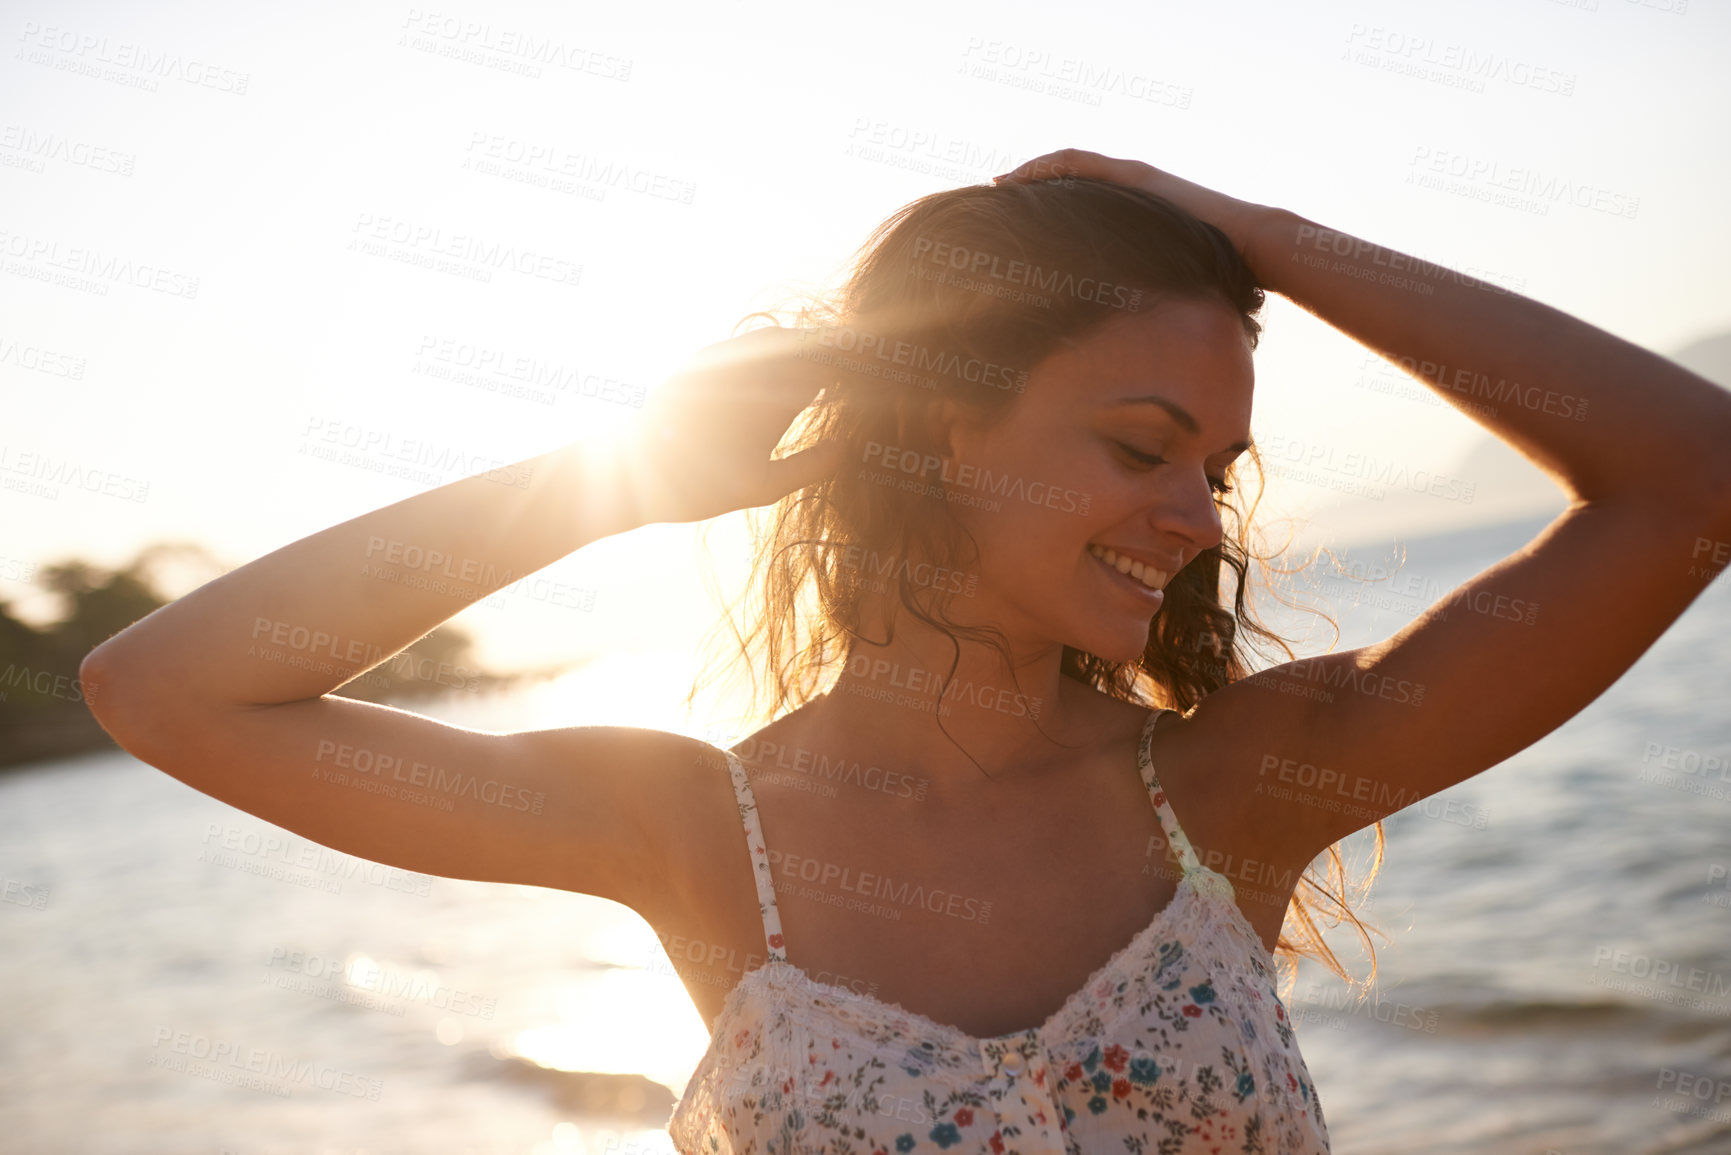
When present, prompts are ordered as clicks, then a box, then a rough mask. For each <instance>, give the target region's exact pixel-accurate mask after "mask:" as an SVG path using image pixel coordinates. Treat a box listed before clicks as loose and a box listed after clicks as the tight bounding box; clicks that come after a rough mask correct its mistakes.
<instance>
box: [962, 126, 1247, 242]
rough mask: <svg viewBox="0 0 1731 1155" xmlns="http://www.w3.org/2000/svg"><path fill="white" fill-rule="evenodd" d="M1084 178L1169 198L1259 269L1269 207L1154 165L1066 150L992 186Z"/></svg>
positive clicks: (1026, 164) (1024, 165)
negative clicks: (1255, 242)
mask: <svg viewBox="0 0 1731 1155" xmlns="http://www.w3.org/2000/svg"><path fill="white" fill-rule="evenodd" d="M1078 176H1080V177H1088V178H1091V179H1093V180H1101V181H1106V182H1108V183H1110V184H1119V185H1124V186H1126V187H1127V188H1139V189H1142V190H1144V191H1146V192H1151V193H1154V194H1155V195H1156V196H1161V197H1165V198H1166V199H1167V200H1169V201H1171V202H1172V203H1173V204H1175V205H1177V206H1178V207H1179V208H1182V209H1186V210H1188V211H1189V212H1191V213H1193V214H1194V215H1196V216H1197V217H1200V218H1201V219H1202V220H1205V221H1207V222H1208V223H1209V224H1211V225H1213V226H1214V227H1215V228H1217V229H1219V230H1220V231H1221V232H1223V233H1225V234H1226V235H1227V236H1228V237H1230V238H1231V240H1232V244H1233V246H1234V247H1235V248H1236V249H1237V250H1238V251H1239V252H1240V253H1242V254H1243V255H1244V259H1245V261H1246V262H1247V263H1249V264H1250V266H1251V268H1252V269H1253V270H1254V269H1255V268H1256V264H1255V261H1254V260H1253V259H1252V256H1251V252H1250V244H1251V241H1252V239H1253V238H1254V237H1255V235H1256V231H1257V229H1258V228H1259V227H1260V225H1261V222H1262V221H1263V220H1264V219H1266V218H1267V217H1268V215H1269V214H1270V212H1271V210H1270V209H1269V208H1268V206H1267V205H1259V204H1253V203H1252V202H1250V201H1241V200H1238V199H1237V198H1235V197H1229V196H1227V195H1226V194H1225V193H1219V192H1215V191H1214V190H1213V189H1211V188H1204V187H1203V186H1202V185H1199V184H1196V183H1195V182H1193V181H1187V180H1185V179H1184V178H1183V177H1178V176H1173V175H1172V174H1171V173H1169V172H1164V171H1162V170H1160V169H1157V168H1155V167H1154V166H1153V165H1151V164H1144V163H1143V162H1142V161H1139V160H1119V159H1117V158H1115V157H1110V156H1101V155H1100V154H1099V153H1097V152H1089V151H1087V150H1086V149H1080V148H1061V149H1058V150H1057V151H1056V152H1048V153H1045V154H1044V155H1042V156H1037V157H1035V158H1034V159H1033V160H1030V161H1025V162H1024V163H1022V164H1021V165H1019V166H1017V167H1016V168H1013V169H1011V170H1010V171H1009V172H1007V173H1003V174H1001V175H999V176H995V177H993V178H992V180H993V181H995V182H997V183H999V184H1005V183H1024V184H1025V183H1028V182H1030V181H1037V180H1061V179H1063V178H1065V177H1078Z"/></svg>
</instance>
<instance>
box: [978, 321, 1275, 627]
mask: <svg viewBox="0 0 1731 1155" xmlns="http://www.w3.org/2000/svg"><path fill="white" fill-rule="evenodd" d="M1253 384H1254V372H1253V368H1252V363H1251V353H1250V343H1249V339H1248V338H1247V337H1246V336H1245V333H1244V328H1243V323H1242V322H1241V321H1240V319H1239V317H1238V314H1237V313H1236V312H1234V311H1233V310H1232V309H1231V308H1230V307H1228V306H1227V305H1225V304H1222V303H1216V302H1212V301H1172V302H1167V303H1163V304H1160V305H1157V306H1156V308H1155V309H1153V310H1152V311H1150V312H1144V313H1127V314H1125V315H1124V316H1122V317H1118V318H1114V319H1113V320H1111V321H1109V322H1107V323H1106V324H1104V325H1102V326H1100V327H1099V328H1097V329H1095V330H1094V331H1093V332H1092V333H1090V334H1089V335H1088V336H1086V337H1084V338H1081V339H1080V340H1078V341H1074V342H1071V343H1069V344H1068V345H1067V346H1065V347H1061V348H1060V350H1059V351H1058V352H1056V353H1054V354H1053V355H1052V356H1050V357H1048V358H1047V359H1046V360H1045V361H1043V362H1041V363H1040V364H1039V365H1037V366H1035V367H1034V369H1033V370H1032V372H1030V374H1029V377H1028V382H1027V386H1026V389H1025V391H1024V392H1023V394H1022V396H1021V397H1020V398H1019V399H1018V400H1017V402H1016V403H1015V404H1014V405H1012V406H1011V408H1010V411H1009V415H1008V416H1007V417H1006V418H1004V420H1002V421H1001V422H999V423H998V424H997V425H995V426H992V427H990V428H982V427H978V426H974V425H970V424H967V423H966V422H964V421H961V420H958V421H957V422H956V423H954V424H953V425H952V426H951V434H950V447H951V449H952V450H953V451H954V453H955V460H954V463H953V464H952V465H950V466H949V467H948V468H949V469H950V470H951V472H952V474H953V475H954V476H955V477H956V478H957V480H958V481H959V482H961V484H953V485H951V486H950V489H951V491H952V492H953V493H956V494H962V495H977V498H978V499H979V500H978V501H977V502H972V503H970V502H971V500H972V499H971V498H970V501H958V502H956V503H955V512H956V514H957V516H958V518H959V520H961V521H962V523H963V524H964V525H966V526H967V528H968V529H969V531H970V532H971V533H972V534H973V536H974V539H975V541H976V542H978V544H979V549H980V561H979V570H980V585H979V589H978V593H977V595H976V598H975V600H974V604H975V606H976V608H977V610H978V611H979V612H980V613H981V614H982V615H983V616H984V617H986V618H987V620H990V621H992V622H993V623H994V624H996V625H997V626H998V627H999V628H1000V629H1002V630H1004V632H1005V633H1006V634H1007V635H1008V636H1009V637H1010V638H1011V640H1012V641H1018V640H1019V641H1021V642H1022V643H1023V644H1024V645H1028V644H1032V645H1033V646H1036V647H1038V646H1040V645H1045V644H1051V643H1053V642H1058V643H1062V644H1066V645H1070V646H1075V647H1078V648H1080V649H1083V650H1086V651H1087V652H1089V653H1092V654H1097V655H1099V656H1100V657H1103V658H1107V659H1110V660H1114V661H1129V660H1133V659H1135V658H1136V657H1139V656H1140V655H1141V654H1142V652H1143V650H1144V649H1145V648H1146V646H1147V644H1148V632H1149V629H1150V626H1151V623H1152V619H1153V617H1154V615H1155V614H1156V613H1157V612H1159V608H1160V598H1159V597H1158V596H1157V595H1155V594H1153V593H1152V592H1151V590H1150V588H1149V587H1150V586H1153V587H1156V588H1158V587H1160V586H1163V585H1165V584H1166V583H1167V582H1169V581H1171V579H1172V578H1173V577H1174V576H1176V574H1177V573H1178V571H1179V570H1181V569H1183V568H1184V567H1185V566H1186V565H1188V564H1189V563H1190V562H1191V561H1193V560H1194V559H1195V558H1196V556H1197V555H1198V554H1200V553H1202V552H1203V551H1204V550H1207V549H1209V548H1211V547H1212V546H1214V545H1216V544H1218V543H1219V541H1220V539H1221V535H1222V526H1221V520H1220V513H1219V509H1218V508H1217V504H1216V502H1217V500H1218V494H1217V493H1216V490H1215V488H1214V487H1215V486H1216V485H1218V484H1219V483H1220V482H1221V479H1222V476H1223V475H1224V474H1225V472H1226V467H1227V466H1228V465H1230V464H1231V463H1232V461H1233V460H1234V459H1235V458H1237V457H1238V455H1239V454H1240V453H1242V452H1243V451H1244V450H1245V448H1247V443H1248V441H1249V439H1250V400H1251V390H1252V387H1253ZM970 465H972V466H977V467H978V470H979V472H978V473H977V474H973V475H970V474H968V473H967V471H966V467H967V466H970ZM1000 487H1001V488H1000ZM1000 494H1001V496H1000ZM991 501H996V502H997V508H996V509H993V508H991V506H990V504H989V502H991ZM1106 549H1111V550H1113V551H1114V553H1115V554H1116V555H1117V556H1118V557H1120V558H1128V559H1131V560H1133V561H1135V562H1136V563H1138V564H1137V565H1136V566H1135V567H1134V568H1133V569H1132V570H1131V572H1130V573H1128V574H1123V573H1120V572H1119V570H1120V569H1121V568H1122V567H1123V566H1124V565H1125V564H1127V563H1126V562H1124V561H1119V562H1117V563H1115V564H1109V562H1108V560H1106V558H1103V557H1102V555H1103V554H1104V551H1105V550H1106ZM1109 556H1110V555H1107V557H1109ZM1138 573H1140V574H1141V575H1142V576H1141V578H1140V579H1138V577H1137V574H1138Z"/></svg>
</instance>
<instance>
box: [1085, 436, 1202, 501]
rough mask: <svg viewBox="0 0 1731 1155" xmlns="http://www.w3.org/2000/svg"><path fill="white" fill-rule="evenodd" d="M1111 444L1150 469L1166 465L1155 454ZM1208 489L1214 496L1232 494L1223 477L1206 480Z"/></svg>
mask: <svg viewBox="0 0 1731 1155" xmlns="http://www.w3.org/2000/svg"><path fill="white" fill-rule="evenodd" d="M1113 444H1114V445H1116V446H1117V447H1118V448H1119V449H1122V450H1123V451H1124V452H1125V453H1127V454H1129V455H1130V456H1131V457H1132V458H1134V459H1135V460H1137V461H1139V462H1141V463H1142V464H1143V465H1146V466H1147V467H1148V468H1150V469H1152V468H1153V467H1154V466H1156V465H1165V464H1167V461H1166V459H1165V458H1164V457H1161V456H1160V455H1159V454H1157V453H1143V452H1142V451H1141V450H1139V449H1132V448H1131V447H1130V446H1128V445H1125V444H1124V443H1123V442H1122V441H1116V442H1113ZM1208 488H1210V489H1212V490H1213V491H1214V492H1215V493H1216V494H1220V495H1225V494H1228V493H1231V492H1232V486H1231V485H1230V484H1229V483H1228V482H1227V480H1226V479H1225V478H1224V477H1210V478H1209V479H1208Z"/></svg>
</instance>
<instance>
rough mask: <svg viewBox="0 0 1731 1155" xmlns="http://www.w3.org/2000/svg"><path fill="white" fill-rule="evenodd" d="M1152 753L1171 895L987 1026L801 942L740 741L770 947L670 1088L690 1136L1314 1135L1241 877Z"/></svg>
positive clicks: (689, 1148) (1055, 1148)
mask: <svg viewBox="0 0 1731 1155" xmlns="http://www.w3.org/2000/svg"><path fill="white" fill-rule="evenodd" d="M1161 713H1164V711H1156V712H1153V713H1151V714H1150V715H1149V717H1148V720H1147V722H1146V723H1145V724H1144V725H1143V728H1142V738H1141V745H1140V749H1139V762H1140V766H1141V772H1142V780H1143V782H1144V783H1145V784H1146V785H1147V787H1148V793H1149V796H1150V797H1151V798H1152V800H1153V804H1154V809H1155V812H1156V813H1157V814H1158V815H1159V818H1160V824H1161V825H1162V826H1163V827H1164V828H1165V831H1166V836H1167V839H1168V842H1169V845H1170V847H1171V850H1172V851H1173V853H1174V855H1175V856H1176V858H1177V860H1178V864H1179V866H1180V868H1181V869H1182V871H1183V874H1182V877H1181V879H1180V881H1179V884H1178V887H1177V893H1176V894H1175V895H1174V896H1173V898H1172V901H1171V902H1170V903H1168V904H1167V906H1166V907H1165V908H1164V909H1162V910H1161V911H1160V913H1159V914H1157V915H1156V916H1155V918H1154V921H1153V922H1152V923H1150V924H1149V925H1148V926H1147V927H1145V928H1143V929H1142V930H1141V931H1140V932H1139V933H1138V934H1137V935H1136V937H1135V938H1133V939H1131V941H1130V942H1129V943H1128V944H1126V945H1125V946H1124V947H1123V948H1122V949H1121V950H1119V951H1118V952H1117V954H1115V955H1113V957H1112V958H1111V959H1109V960H1108V961H1107V962H1106V964H1105V965H1104V966H1102V967H1101V968H1100V969H1099V970H1098V971H1096V972H1095V973H1094V975H1093V977H1092V978H1090V979H1089V980H1088V982H1087V983H1085V984H1084V985H1083V986H1082V987H1081V988H1080V989H1079V990H1077V991H1076V992H1075V994H1073V995H1072V996H1071V997H1070V998H1069V1000H1068V1001H1066V1002H1065V1004H1064V1005H1063V1006H1062V1007H1060V1008H1059V1009H1058V1010H1057V1011H1056V1012H1055V1013H1054V1014H1053V1015H1052V1017H1051V1018H1050V1019H1048V1020H1047V1021H1046V1022H1045V1023H1044V1024H1042V1025H1041V1026H1039V1027H1030V1028H1029V1029H1027V1030H1024V1031H1017V1032H1013V1033H1011V1034H1007V1035H999V1036H997V1037H994V1038H988V1039H982V1038H976V1037H974V1036H972V1035H969V1034H967V1033H965V1032H963V1031H962V1030H960V1029H959V1028H956V1027H952V1026H948V1025H946V1024H943V1023H939V1022H936V1021H934V1020H932V1019H929V1018H927V1017H925V1016H924V1015H920V1014H917V1013H915V1012H913V1011H909V1010H906V1009H904V1008H902V1007H901V1006H899V1005H896V1004H893V1003H886V1002H883V1001H881V1000H879V999H876V998H874V997H872V996H870V995H865V994H860V993H858V992H856V991H853V990H850V989H848V988H846V987H842V986H838V985H832V984H828V983H820V982H817V981H815V980H813V979H811V978H810V977H808V976H807V975H806V974H805V972H804V971H802V970H800V969H799V968H798V967H796V966H794V965H793V964H792V963H790V962H788V961H787V953H786V951H785V950H784V949H783V948H784V944H783V941H782V934H781V918H780V915H779V914H778V912H777V910H776V905H775V890H774V888H773V886H772V885H771V883H770V866H769V858H768V853H767V850H766V848H765V846H764V841H763V831H762V827H761V825H760V823H759V822H758V817H757V804H756V802H755V800H754V799H753V797H752V793H751V786H750V784H749V782H748V781H747V780H746V775H745V769H744V767H743V766H741V765H740V762H739V760H738V758H737V757H735V756H734V755H733V753H732V752H731V751H729V752H727V759H728V765H729V769H730V771H731V773H732V775H733V787H734V793H735V795H736V797H737V799H738V802H739V812H740V817H741V821H742V822H743V824H744V826H745V831H746V838H747V845H748V846H749V848H750V851H751V860H752V864H753V866H754V868H755V871H756V879H757V891H758V899H759V907H760V910H761V912H762V915H763V924H764V934H765V937H766V940H767V943H768V946H769V954H768V960H769V961H767V962H766V963H764V964H763V965H762V966H760V967H758V968H756V969H755V970H752V971H751V972H750V973H748V974H746V975H745V976H744V977H743V978H742V979H740V980H739V981H738V982H737V983H736V984H735V985H734V988H733V990H732V991H730V992H729V994H728V997H727V1001H726V1003H725V1004H724V1005H723V1007H722V1011H721V1014H720V1016H719V1017H718V1018H717V1019H716V1022H715V1027H714V1031H713V1033H712V1035H711V1038H710V1045H709V1049H708V1051H706V1052H705V1053H704V1056H703V1059H702V1061H701V1062H700V1063H699V1064H698V1067H697V1070H696V1071H695V1072H694V1073H693V1074H692V1077H691V1080H690V1082H689V1084H688V1085H687V1086H686V1089H685V1094H684V1095H683V1096H682V1097H681V1099H680V1101H679V1103H678V1104H677V1106H676V1107H675V1108H674V1112H673V1117H672V1119H671V1120H669V1123H668V1128H667V1130H668V1134H669V1136H670V1137H671V1139H672V1140H673V1144H674V1146H675V1147H676V1148H677V1149H678V1150H679V1151H680V1152H681V1153H682V1155H803V1153H805V1152H820V1151H821V1152H828V1153H834V1155H1036V1153H1038V1155H1095V1153H1104V1152H1112V1153H1114V1155H1116V1153H1119V1152H1125V1153H1128V1155H1192V1153H1198V1155H1199V1153H1203V1152H1206V1153H1208V1155H1226V1153H1229V1152H1230V1153H1243V1155H1261V1153H1266V1155H1313V1153H1317V1152H1327V1151H1328V1149H1329V1144H1328V1130H1327V1127H1326V1126H1325V1124H1324V1122H1323V1115H1322V1104H1321V1102H1320V1101H1319V1100H1318V1098H1317V1094H1316V1088H1315V1086H1314V1085H1313V1084H1312V1082H1311V1079H1310V1072H1309V1071H1308V1070H1307V1069H1306V1067H1305V1064H1304V1059H1303V1057H1302V1056H1301V1055H1300V1054H1299V1050H1298V1044H1297V1041H1296V1039H1295V1037H1294V1034H1293V1029H1292V1024H1291V1021H1290V1020H1289V1018H1288V1016H1287V1013H1286V1008H1285V1006H1284V1005H1282V1003H1281V1001H1280V998H1279V996H1278V994H1277V992H1276V991H1275V987H1274V973H1273V965H1272V964H1273V961H1274V960H1273V959H1272V958H1271V957H1270V956H1269V954H1268V951H1267V948H1265V947H1264V946H1263V945H1262V941H1261V939H1259V938H1258V937H1257V935H1256V932H1255V931H1254V930H1253V929H1252V928H1251V926H1250V924H1249V923H1248V922H1247V921H1245V919H1244V916H1243V914H1242V913H1241V912H1240V910H1239V909H1238V905H1237V903H1236V901H1235V897H1234V891H1233V888H1232V883H1231V882H1230V881H1229V880H1228V879H1227V878H1226V877H1225V876H1223V875H1221V874H1219V873H1218V872H1216V871H1214V870H1211V869H1209V868H1207V867H1204V866H1202V865H1201V864H1200V863H1199V862H1198V860H1197V858H1196V853H1195V851H1194V850H1193V849H1192V848H1191V846H1190V842H1189V839H1187V838H1186V837H1185V835H1184V832H1183V830H1182V829H1181V828H1180V827H1179V825H1178V820H1177V818H1176V817H1174V815H1173V813H1172V808H1171V806H1170V805H1168V803H1167V801H1166V794H1165V792H1164V791H1163V790H1161V788H1160V783H1159V781H1158V780H1157V779H1156V778H1155V776H1154V768H1153V764H1152V759H1151V757H1150V754H1149V750H1150V743H1151V741H1152V739H1153V733H1154V724H1155V722H1156V721H1157V720H1158V718H1159V716H1160V714H1161Z"/></svg>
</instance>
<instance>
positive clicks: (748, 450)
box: [623, 328, 843, 525]
mask: <svg viewBox="0 0 1731 1155" xmlns="http://www.w3.org/2000/svg"><path fill="white" fill-rule="evenodd" d="M814 338H815V333H814V332H813V331H811V330H807V329H794V328H763V329H756V330H753V331H752V332H749V333H744V334H742V335H740V336H738V337H733V338H730V339H729V340H726V341H720V342H717V343H716V344H714V345H709V346H707V347H705V348H704V349H702V350H700V351H699V352H698V353H697V355H696V356H695V357H694V358H692V360H691V361H690V362H689V363H688V364H687V365H686V366H685V367H684V368H682V369H681V370H680V371H679V372H678V373H676V374H675V375H674V376H673V377H672V378H670V379H669V380H668V381H667V382H666V383H664V384H663V385H661V386H660V387H659V388H657V389H655V390H654V391H653V392H652V393H651V394H650V396H649V402H648V404H647V406H646V407H645V409H644V412H643V414H642V417H641V418H640V421H639V424H638V427H637V429H636V430H635V431H634V432H633V434H632V436H631V438H630V440H629V442H628V445H627V447H626V450H625V453H626V460H625V461H624V463H623V464H624V467H625V470H626V476H627V477H628V479H629V482H628V484H629V492H630V494H631V498H632V501H633V505H634V511H635V517H634V520H635V521H636V523H637V524H640V525H649V524H653V523H656V522H689V521H702V520H705V519H706V518H711V517H718V516H720V515H721V514H724V513H731V512H732V511H734V510H736V509H750V508H752V507H755V506H761V505H770V504H772V503H774V502H776V501H779V500H780V499H781V498H782V497H784V496H785V495H787V494H789V493H791V492H793V491H794V490H797V489H802V488H804V487H805V486H807V485H810V484H812V483H814V482H816V481H819V480H822V479H823V478H824V477H827V476H829V475H831V474H833V473H834V472H835V471H836V470H837V469H839V468H840V467H841V465H842V461H841V457H842V453H843V450H842V447H841V446H840V445H839V444H818V445H814V446H811V447H810V448H807V449H803V450H801V451H799V452H797V453H791V454H788V455H787V456H785V457H781V458H778V459H772V458H771V456H770V455H771V453H773V452H774V450H775V448H776V446H777V445H778V444H780V442H781V440H782V438H783V437H784V436H785V435H786V433H787V431H788V429H789V428H790V427H791V425H792V423H793V421H794V418H796V417H797V416H799V414H800V413H801V412H803V411H804V410H805V409H806V408H807V407H808V406H810V405H811V403H812V401H813V400H814V399H815V398H816V397H817V395H818V393H819V392H820V391H821V390H822V389H823V388H824V387H825V386H826V385H828V384H830V382H831V381H832V380H833V379H834V376H835V374H834V373H833V372H831V371H829V370H828V369H827V368H826V367H825V366H824V364H823V363H822V359H821V358H818V357H814V356H813V355H812V354H813V351H814V349H815V347H816V341H815V339H814Z"/></svg>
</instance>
